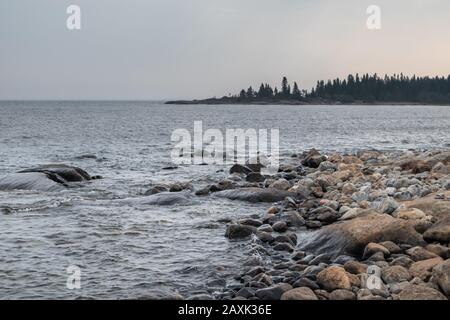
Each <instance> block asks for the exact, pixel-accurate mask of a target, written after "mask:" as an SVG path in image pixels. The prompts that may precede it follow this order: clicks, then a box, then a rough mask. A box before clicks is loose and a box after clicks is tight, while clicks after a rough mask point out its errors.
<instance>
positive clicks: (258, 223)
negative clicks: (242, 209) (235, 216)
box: [238, 219, 262, 227]
mask: <svg viewBox="0 0 450 320" xmlns="http://www.w3.org/2000/svg"><path fill="white" fill-rule="evenodd" d="M238 222H239V224H243V225H246V226H252V227H260V226H262V222H261V221H259V220H256V219H242V220H239V221H238Z"/></svg>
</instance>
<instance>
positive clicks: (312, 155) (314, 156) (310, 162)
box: [302, 149, 326, 168]
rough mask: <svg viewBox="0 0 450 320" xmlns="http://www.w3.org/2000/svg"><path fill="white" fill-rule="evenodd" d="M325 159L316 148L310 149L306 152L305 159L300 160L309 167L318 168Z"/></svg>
mask: <svg viewBox="0 0 450 320" xmlns="http://www.w3.org/2000/svg"><path fill="white" fill-rule="evenodd" d="M325 160H326V157H324V156H322V155H321V154H320V152H318V151H317V150H314V149H312V150H310V151H309V152H308V154H307V155H306V157H305V159H304V160H303V161H302V164H303V165H304V166H307V167H310V168H318V167H319V165H320V164H321V163H322V162H323V161H325Z"/></svg>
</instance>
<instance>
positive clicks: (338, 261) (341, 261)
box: [333, 254, 356, 265]
mask: <svg viewBox="0 0 450 320" xmlns="http://www.w3.org/2000/svg"><path fill="white" fill-rule="evenodd" d="M355 260H356V259H355V258H354V257H351V256H348V255H345V254H343V255H340V256H338V257H337V258H335V259H334V260H333V263H334V264H340V265H344V264H346V263H347V262H349V261H355Z"/></svg>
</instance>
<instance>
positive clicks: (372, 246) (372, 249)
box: [363, 242, 391, 259]
mask: <svg viewBox="0 0 450 320" xmlns="http://www.w3.org/2000/svg"><path fill="white" fill-rule="evenodd" d="M377 252H381V253H382V254H383V256H384V257H387V256H389V255H390V254H391V253H390V252H389V250H388V249H387V248H386V247H384V246H382V245H381V244H378V243H373V242H371V243H369V244H367V246H366V248H365V249H364V254H363V259H367V258H369V257H371V256H373V255H374V254H375V253H377Z"/></svg>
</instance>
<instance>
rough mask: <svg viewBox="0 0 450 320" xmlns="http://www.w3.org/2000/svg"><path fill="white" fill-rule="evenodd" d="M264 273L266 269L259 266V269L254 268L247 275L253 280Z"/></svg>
mask: <svg viewBox="0 0 450 320" xmlns="http://www.w3.org/2000/svg"><path fill="white" fill-rule="evenodd" d="M264 272H265V269H264V268H263V267H261V266H257V267H254V268H252V269H250V270H249V271H247V272H246V273H245V274H246V275H249V276H250V277H252V278H254V277H256V276H257V275H258V274H260V273H264Z"/></svg>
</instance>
